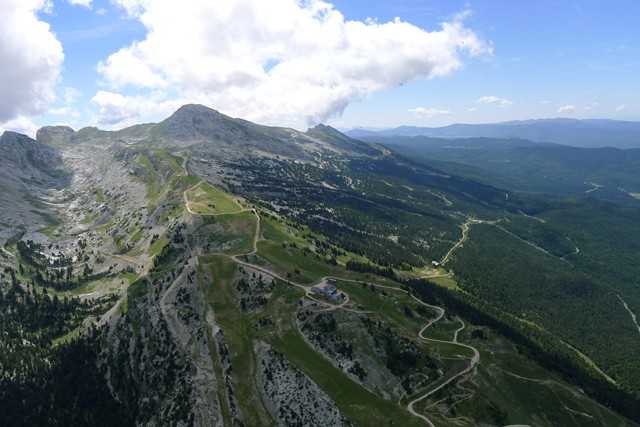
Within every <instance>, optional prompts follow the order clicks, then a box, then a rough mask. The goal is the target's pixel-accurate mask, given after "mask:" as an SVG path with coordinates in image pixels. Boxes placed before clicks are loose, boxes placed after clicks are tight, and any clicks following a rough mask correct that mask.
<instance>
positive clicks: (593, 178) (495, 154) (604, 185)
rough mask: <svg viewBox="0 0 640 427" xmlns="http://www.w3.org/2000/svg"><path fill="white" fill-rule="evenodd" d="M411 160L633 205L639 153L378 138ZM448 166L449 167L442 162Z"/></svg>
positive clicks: (638, 187) (529, 188) (502, 182)
mask: <svg viewBox="0 0 640 427" xmlns="http://www.w3.org/2000/svg"><path fill="white" fill-rule="evenodd" d="M372 140H375V141H376V142H378V143H380V144H383V145H386V146H388V147H389V148H391V149H393V150H395V151H397V152H399V153H402V154H403V155H405V156H407V157H410V158H412V159H416V160H420V161H422V162H424V163H426V164H430V165H434V166H437V167H440V168H442V169H444V170H447V171H448V172H450V173H453V174H461V175H465V176H469V177H471V178H473V179H479V180H482V181H486V182H488V183H491V184H493V185H497V186H502V187H506V188H509V189H512V190H517V191H526V192H536V193H546V194H551V195H560V196H567V195H574V196H590V197H597V198H600V199H604V200H611V201H615V202H621V203H627V204H633V203H634V202H636V201H637V199H636V198H634V195H635V194H636V193H639V192H640V177H639V176H638V174H637V171H638V168H640V150H639V149H627V150H622V149H616V148H577V147H568V146H563V145H557V144H542V143H535V142H531V141H526V140H511V139H496V138H465V139H458V138H451V139H441V138H429V137H420V136H418V137H376V138H373V139H372ZM442 162H446V163H442Z"/></svg>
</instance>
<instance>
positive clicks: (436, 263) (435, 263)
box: [431, 261, 440, 268]
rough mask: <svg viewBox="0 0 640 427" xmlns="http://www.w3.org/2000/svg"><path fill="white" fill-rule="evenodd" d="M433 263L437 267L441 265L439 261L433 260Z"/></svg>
mask: <svg viewBox="0 0 640 427" xmlns="http://www.w3.org/2000/svg"><path fill="white" fill-rule="evenodd" d="M431 265H433V266H434V267H436V268H438V267H440V263H439V262H438V261H431Z"/></svg>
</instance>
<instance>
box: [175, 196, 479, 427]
mask: <svg viewBox="0 0 640 427" xmlns="http://www.w3.org/2000/svg"><path fill="white" fill-rule="evenodd" d="M198 185H199V184H198ZM192 188H194V187H192ZM187 191H189V190H186V191H185V192H184V195H183V196H184V201H185V206H186V209H187V211H188V212H189V213H190V214H192V215H200V214H198V213H195V212H193V211H192V210H191V209H190V208H189V201H188V198H187ZM245 211H251V212H253V213H254V215H255V216H256V218H257V225H256V231H255V234H254V238H253V247H252V250H251V252H249V253H246V254H240V255H232V256H230V258H231V259H232V260H233V261H234V262H235V263H236V264H238V265H241V266H244V267H247V268H251V269H254V270H256V271H259V272H261V273H263V274H266V275H267V276H270V277H272V278H274V279H277V280H281V281H282V282H284V283H287V284H289V285H291V286H294V287H296V288H299V289H301V290H303V291H304V292H305V296H306V297H307V298H309V299H311V300H313V301H314V302H317V303H319V304H321V305H324V306H326V307H327V310H338V309H347V308H346V307H345V306H346V305H347V304H348V303H349V302H350V299H349V295H347V294H346V293H344V291H343V293H344V295H345V299H344V300H343V301H342V302H341V303H340V304H330V303H328V302H325V301H321V300H319V299H316V298H314V297H313V296H312V294H311V289H312V287H313V285H310V286H306V285H303V284H300V283H296V282H294V281H292V280H289V279H287V278H285V277H283V276H281V275H280V274H278V273H276V272H274V271H272V270H270V269H268V268H266V267H263V266H260V265H256V264H252V263H250V262H247V261H244V260H242V259H240V257H244V256H251V255H256V254H257V252H258V241H259V239H260V235H261V219H260V215H259V214H258V212H257V210H255V209H245ZM484 222H487V221H482V220H477V219H468V220H467V221H466V222H465V223H464V224H463V225H462V228H463V235H462V238H461V239H460V241H459V242H458V243H456V245H454V247H453V248H451V250H450V251H449V253H448V254H447V255H446V256H445V258H444V259H443V263H444V262H446V261H447V260H448V259H449V257H450V256H451V255H452V254H453V252H455V250H456V249H457V248H459V247H460V246H461V245H462V244H463V243H464V241H465V240H466V239H467V238H468V233H469V229H470V226H471V225H472V224H480V223H484ZM330 279H333V280H339V281H343V282H350V283H363V281H362V280H354V279H345V278H341V277H336V276H326V277H323V278H322V279H320V281H319V282H318V283H317V284H320V283H323V282H326V281H327V280H330ZM317 284H316V285H317ZM367 284H368V285H371V286H374V287H377V288H382V289H388V290H393V291H396V292H402V293H405V294H407V295H410V296H411V298H413V299H414V300H415V301H416V302H417V303H418V304H421V305H423V306H425V307H428V308H430V309H432V310H435V311H436V312H437V313H438V315H437V316H436V317H435V318H433V319H431V320H429V322H428V323H427V324H426V325H425V326H423V327H422V329H420V331H419V332H418V339H420V340H422V341H424V342H430V343H435V344H448V345H457V346H460V347H462V348H465V349H468V350H470V351H471V352H472V353H473V357H472V358H471V359H470V361H469V365H468V366H467V367H466V368H465V369H463V370H461V371H460V372H458V373H456V374H454V375H452V376H451V377H449V378H448V379H447V380H445V381H444V382H442V383H440V384H439V385H437V386H436V387H434V388H432V389H430V390H429V391H427V392H426V393H424V394H422V395H421V396H419V397H418V398H416V399H414V400H412V401H411V402H409V404H408V405H407V410H408V411H409V413H411V415H413V416H415V417H417V418H420V419H422V420H423V421H424V422H425V423H426V424H427V425H428V426H430V427H435V425H434V424H433V422H432V421H431V420H430V419H429V418H427V417H426V416H425V415H423V414H420V413H419V412H417V411H416V410H415V408H414V407H415V405H416V404H418V403H420V402H422V401H423V400H425V399H427V398H429V396H431V395H433V394H435V393H437V392H438V391H440V390H442V389H443V388H445V387H447V386H448V385H449V384H451V383H453V382H454V381H456V380H457V379H459V378H461V377H463V376H465V375H467V374H469V373H471V372H472V371H473V370H474V369H475V368H476V366H477V365H478V363H480V352H479V351H478V350H477V349H476V348H475V347H473V346H470V345H467V344H464V343H460V342H458V335H459V333H460V332H462V331H463V330H464V328H465V327H466V325H465V323H464V322H463V321H462V319H460V318H458V321H459V322H460V323H461V326H460V328H458V329H456V331H455V332H454V335H453V339H452V340H451V341H444V340H437V339H433V338H428V337H426V336H424V333H425V332H426V331H427V329H429V328H430V327H431V326H433V325H434V324H435V323H437V322H439V321H440V320H441V319H442V318H443V317H444V314H445V310H444V308H442V307H438V306H435V305H431V304H428V303H426V302H424V301H422V300H421V299H419V298H417V297H416V296H415V295H413V294H411V293H410V292H409V291H407V290H405V289H401V288H398V287H394V286H386V285H380V284H376V283H367Z"/></svg>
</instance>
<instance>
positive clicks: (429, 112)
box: [409, 107, 451, 119]
mask: <svg viewBox="0 0 640 427" xmlns="http://www.w3.org/2000/svg"><path fill="white" fill-rule="evenodd" d="M409 112H410V113H413V114H415V115H416V116H419V117H422V118H425V119H430V118H433V117H436V116H446V115H448V114H451V111H449V110H442V109H439V108H431V107H416V108H411V109H410V110H409Z"/></svg>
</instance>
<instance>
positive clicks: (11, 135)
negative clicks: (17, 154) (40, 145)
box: [0, 130, 34, 144]
mask: <svg viewBox="0 0 640 427" xmlns="http://www.w3.org/2000/svg"><path fill="white" fill-rule="evenodd" d="M16 142H18V143H20V142H34V141H33V139H32V138H30V137H28V136H27V135H24V134H22V133H18V132H13V131H10V130H6V131H4V133H3V134H2V136H0V144H12V143H16Z"/></svg>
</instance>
